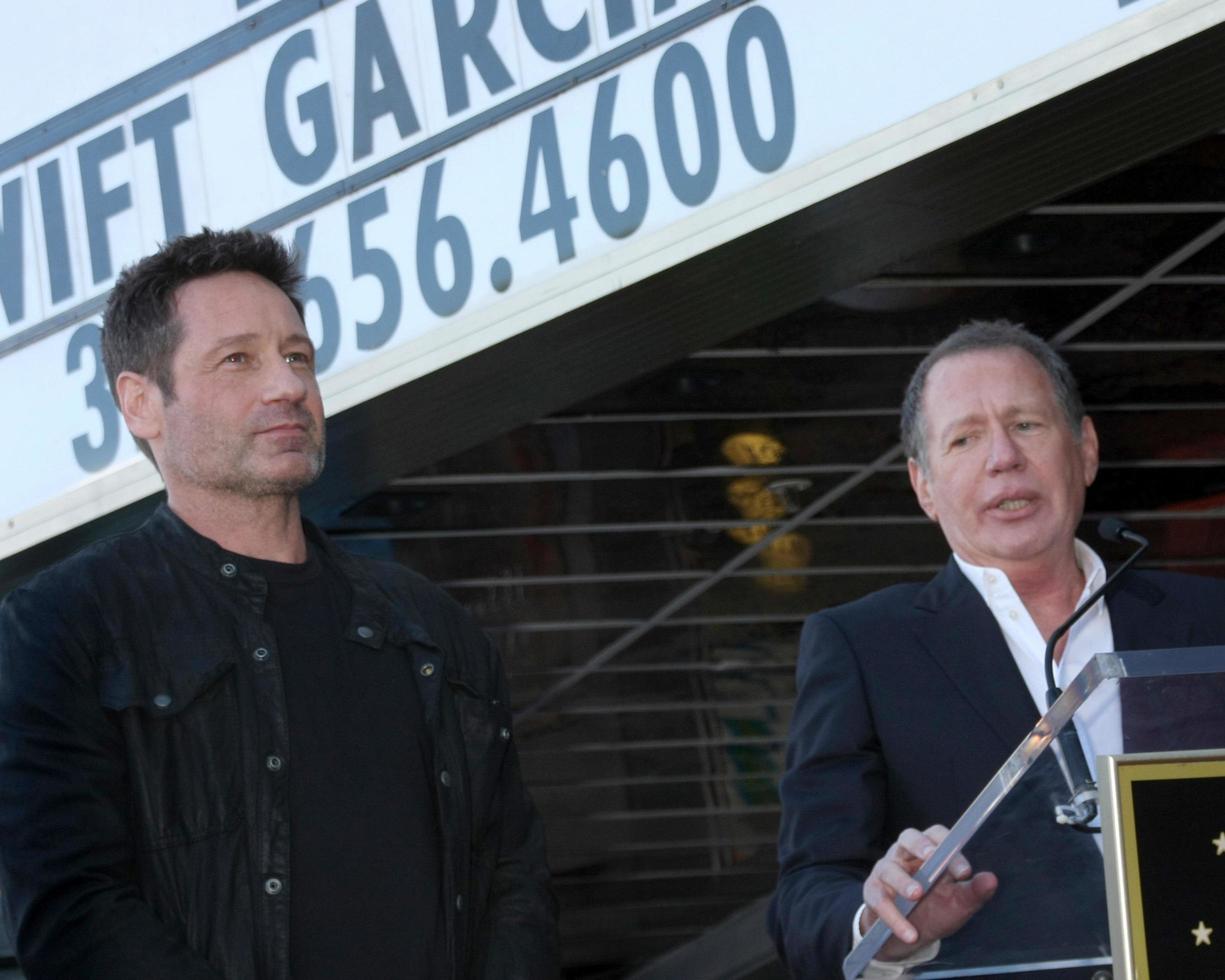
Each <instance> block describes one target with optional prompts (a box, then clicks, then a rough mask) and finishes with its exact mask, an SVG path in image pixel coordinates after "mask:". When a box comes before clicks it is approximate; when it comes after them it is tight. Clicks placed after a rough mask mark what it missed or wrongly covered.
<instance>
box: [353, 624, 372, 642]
mask: <svg viewBox="0 0 1225 980" xmlns="http://www.w3.org/2000/svg"><path fill="white" fill-rule="evenodd" d="M357 635H358V636H360V637H361V638H362V639H363V640H368V639H370V637H372V636H374V630H372V629H371V628H370V627H369V626H359V627H358V628H357Z"/></svg>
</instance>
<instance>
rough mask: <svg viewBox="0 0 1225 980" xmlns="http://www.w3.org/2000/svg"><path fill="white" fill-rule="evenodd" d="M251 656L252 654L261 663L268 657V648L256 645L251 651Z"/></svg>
mask: <svg viewBox="0 0 1225 980" xmlns="http://www.w3.org/2000/svg"><path fill="white" fill-rule="evenodd" d="M251 656H253V657H254V658H255V659H256V660H258V661H259V662H260V663H263V662H264V661H265V660H267V659H268V648H267V647H256V648H255V649H254V650H252V651H251Z"/></svg>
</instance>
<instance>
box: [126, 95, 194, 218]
mask: <svg viewBox="0 0 1225 980" xmlns="http://www.w3.org/2000/svg"><path fill="white" fill-rule="evenodd" d="M190 118H191V108H190V107H189V106H188V104H187V96H186V95H180V96H179V97H178V98H177V99H172V100H171V101H169V102H167V103H166V104H165V105H161V106H158V107H157V108H156V109H153V110H152V111H150V112H146V113H145V114H144V115H143V116H141V117H140V118H139V119H133V120H132V138H133V139H134V140H135V141H136V142H137V143H143V142H145V141H146V140H152V141H153V155H154V159H155V160H156V161H157V184H158V188H159V189H160V190H161V194H162V224H163V226H164V227H165V229H166V237H167V238H177V237H178V236H179V235H182V234H184V233H185V232H186V231H187V220H186V219H185V218H184V217H183V184H182V181H180V180H179V156H178V154H177V153H176V152H175V148H174V127H175V126H177V125H179V123H185V122H187V120H188V119H190Z"/></svg>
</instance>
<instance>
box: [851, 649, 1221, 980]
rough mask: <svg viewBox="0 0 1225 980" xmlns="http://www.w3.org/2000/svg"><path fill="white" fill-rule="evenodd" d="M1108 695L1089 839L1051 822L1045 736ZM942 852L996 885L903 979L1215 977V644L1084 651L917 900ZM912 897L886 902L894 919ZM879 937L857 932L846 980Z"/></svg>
mask: <svg viewBox="0 0 1225 980" xmlns="http://www.w3.org/2000/svg"><path fill="white" fill-rule="evenodd" d="M1114 690H1117V692H1118V695H1119V702H1120V704H1121V714H1122V724H1123V733H1124V749H1125V754H1124V755H1121V756H1108V757H1102V758H1100V759H1099V760H1098V775H1099V781H1100V783H1101V791H1102V793H1101V797H1102V798H1101V802H1102V833H1101V835H1098V834H1091V833H1087V832H1085V831H1082V830H1077V829H1074V828H1072V827H1068V826H1061V825H1060V824H1058V823H1056V807H1057V806H1058V805H1061V804H1066V803H1067V802H1068V798H1069V788H1068V785H1067V781H1066V779H1065V777H1064V773H1063V771H1062V760H1061V759H1060V758H1059V751H1058V745H1057V744H1056V745H1054V746H1052V740H1053V739H1054V737H1055V736H1056V735H1057V734H1058V733H1059V732H1060V731H1061V730H1063V728H1064V727H1065V726H1067V725H1069V724H1071V722H1072V719H1073V717H1075V716H1080V717H1087V716H1088V715H1090V714H1091V713H1093V712H1094V711H1098V710H1102V706H1103V704H1104V703H1105V702H1107V701H1108V700H1110V699H1111V694H1112V692H1113V691H1114ZM950 734H952V735H954V736H955V733H950ZM1048 748H1051V751H1047V749H1048ZM1201 838H1202V839H1201ZM1218 847H1219V854H1218V851H1217V848H1218ZM957 851H961V852H963V853H964V854H965V856H966V857H967V858H968V859H969V861H970V863H971V864H972V865H973V866H974V868H975V870H976V871H978V870H986V871H993V872H995V873H996V874H997V875H998V876H999V880H1000V884H999V889H998V891H997V893H996V895H995V897H994V898H992V899H991V901H989V902H988V903H987V904H986V906H984V907H983V908H982V909H981V910H980V911H979V912H978V914H977V915H975V916H974V917H973V918H972V919H971V920H970V922H969V923H967V925H966V926H965V927H963V928H962V929H961V930H960V931H959V932H957V933H956V934H954V935H953V936H950V937H948V938H947V939H945V940H944V941H943V942H942V943H941V945H940V950H939V952H938V954H937V955H936V957H935V958H934V959H932V960H930V961H929V962H927V963H924V964H922V965H919V966H914V967H911V970H910V972H909V973H908V974H907V976H912V977H915V978H928V980H936V978H943V977H1004V978H1016V980H1020V978H1023V977H1024V978H1034V980H1038V978H1042V980H1065V978H1081V977H1083V978H1090V977H1093V976H1095V974H1096V975H1099V976H1101V977H1107V976H1110V975H1111V972H1113V976H1114V980H1124V978H1126V980H1133V978H1135V980H1149V978H1151V980H1169V978H1177V980H1196V978H1198V977H1201V976H1202V977H1209V976H1211V977H1214V978H1220V977H1222V976H1225V646H1213V647H1186V648H1181V649H1167V650H1135V651H1125V652H1119V653H1099V654H1097V655H1096V656H1095V657H1094V658H1093V659H1092V660H1091V661H1090V662H1089V663H1088V664H1087V665H1086V666H1085V668H1084V670H1082V671H1081V672H1080V674H1078V675H1077V677H1076V679H1075V680H1074V681H1073V682H1072V683H1071V684H1069V685H1068V687H1067V689H1066V690H1065V691H1064V692H1063V694H1062V695H1061V696H1060V697H1059V699H1058V700H1057V701H1056V702H1055V703H1054V705H1052V706H1051V709H1050V710H1049V711H1047V712H1046V714H1044V715H1043V716H1042V717H1041V718H1039V719H1038V723H1037V724H1036V725H1034V727H1033V729H1032V730H1031V731H1030V733H1029V734H1028V735H1027V736H1026V737H1025V739H1024V740H1023V741H1022V742H1021V744H1020V745H1018V746H1017V748H1016V750H1015V751H1014V752H1013V753H1012V755H1010V756H1009V757H1008V759H1007V761H1006V762H1005V763H1004V764H1003V766H1001V767H1000V770H999V771H998V772H997V773H996V774H995V776H994V777H993V778H992V779H991V781H990V782H989V783H988V784H987V785H986V786H985V787H984V788H983V790H982V791H981V792H980V793H979V795H978V796H977V797H976V798H975V799H974V801H973V802H972V803H971V804H970V806H969V808H968V809H967V810H966V811H965V813H963V814H962V815H961V817H960V818H959V819H958V820H957V822H956V824H954V825H953V827H952V828H951V830H950V832H949V835H948V837H947V839H946V840H945V841H944V843H943V844H941V846H940V847H939V848H937V850H936V852H935V853H934V854H932V856H931V857H930V858H928V860H927V861H926V862H924V864H923V866H922V867H921V868H920V869H919V871H918V872H917V873H916V875H915V878H916V880H917V881H918V882H919V883H920V885H922V886H923V890H924V894H926V893H927V891H928V890H929V888H930V887H931V885H932V884H933V883H934V882H936V881H937V880H938V879H939V878H940V876H941V874H942V873H943V872H944V870H945V869H946V868H947V866H948V864H949V861H950V860H951V858H952V856H953V854H954V853H955V852H957ZM1214 862H1215V863H1214ZM1214 889H1215V891H1214ZM921 901H923V900H922V899H920V902H921ZM917 904H918V903H916V902H913V901H908V900H905V899H899V900H898V906H899V907H900V908H901V909H902V911H903V912H904V913H905V914H907V915H909V914H910V913H911V911H912V910H913V909H914V908H915V906H916V905H917ZM1214 929H1215V930H1216V931H1215V932H1213V930H1214ZM1205 930H1206V931H1205ZM890 935H891V932H890V930H889V929H888V927H887V926H886V925H885V924H884V922H881V921H878V922H877V923H876V924H875V925H873V926H872V928H871V929H869V930H868V933H867V935H866V936H865V937H864V939H863V942H862V943H860V944H859V946H857V947H856V948H855V949H854V950H852V952H851V954H850V955H849V956H848V957H847V958H846V961H845V962H844V964H843V974H844V977H845V978H846V980H853V978H856V977H859V976H860V975H861V974H862V972H863V971H864V969H865V968H866V967H867V966H868V964H869V962H870V961H871V960H872V958H873V957H874V955H875V954H876V953H877V952H878V951H879V950H880V948H881V946H883V945H884V943H885V941H886V940H887V939H888V938H889V937H890ZM1112 950H1113V953H1114V956H1113V958H1112V956H1111V952H1112ZM1112 963H1113V966H1112Z"/></svg>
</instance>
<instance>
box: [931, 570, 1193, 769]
mask: <svg viewBox="0 0 1225 980" xmlns="http://www.w3.org/2000/svg"><path fill="white" fill-rule="evenodd" d="M1164 599H1165V591H1164V590H1163V589H1162V588H1161V587H1160V586H1158V585H1157V584H1156V583H1155V582H1154V581H1153V580H1152V579H1151V578H1148V577H1146V576H1144V575H1142V574H1138V573H1136V572H1133V571H1128V572H1125V573H1124V574H1123V577H1122V578H1121V579H1120V580H1119V582H1118V584H1117V585H1116V586H1115V587H1114V589H1113V590H1112V592H1111V594H1110V595H1109V596H1108V597H1107V599H1106V606H1107V608H1108V609H1109V610H1110V628H1111V632H1112V634H1113V636H1114V648H1115V649H1116V650H1141V649H1161V648H1166V647H1182V646H1189V645H1191V644H1192V642H1193V639H1192V635H1191V626H1190V624H1189V623H1188V622H1186V621H1185V620H1179V619H1178V618H1176V617H1169V616H1161V615H1160V614H1159V612H1158V610H1157V607H1158V606H1159V605H1160V604H1161V602H1162V601H1163V600H1164ZM914 607H915V610H916V612H917V614H918V616H917V619H916V626H915V632H916V634H917V635H918V638H919V642H920V643H922V645H923V647H924V649H925V650H926V651H927V653H928V654H929V656H931V658H932V659H933V660H934V661H935V662H936V663H937V664H938V665H939V666H940V668H941V669H942V670H943V671H944V672H945V673H946V674H947V675H948V677H949V679H950V680H951V682H952V683H953V684H954V685H955V686H956V687H957V688H958V690H960V691H961V693H962V694H963V695H964V696H965V698H966V700H967V701H968V702H969V703H970V704H971V705H972V706H973V708H974V710H975V711H977V712H978V713H979V714H980V715H981V716H982V717H983V719H984V720H985V721H986V722H987V724H988V725H990V726H991V728H992V729H994V730H995V732H996V734H998V735H999V736H1000V738H1001V739H1002V740H1003V741H1004V742H1005V744H1007V745H1008V746H1009V748H1012V747H1015V746H1016V744H1017V743H1018V742H1019V741H1020V740H1021V739H1022V738H1023V737H1024V736H1025V733H1026V732H1027V731H1029V729H1030V728H1032V727H1033V724H1034V722H1035V721H1036V720H1037V715H1036V714H1035V708H1034V703H1033V698H1031V697H1030V694H1029V690H1028V688H1026V686H1025V682H1024V680H1022V678H1021V673H1020V671H1018V670H1017V669H1016V664H1015V663H1014V662H1013V659H1012V654H1011V652H1010V651H1009V649H1008V644H1007V642H1006V641H1005V640H1004V637H1003V635H1002V634H1001V633H1000V630H999V626H998V624H997V623H996V622H995V619H994V617H993V616H992V615H991V611H990V610H989V609H988V608H987V605H986V603H985V602H983V600H982V596H980V595H979V593H978V590H976V589H975V588H974V586H973V585H972V584H971V583H970V581H969V580H968V579H967V578H966V577H965V575H964V574H963V573H962V571H961V569H960V568H958V567H957V563H956V561H954V559H953V558H952V557H951V556H950V557H949V560H948V563H947V564H946V565H945V567H944V568H943V569H942V570H941V571H940V573H939V574H938V575H937V576H936V577H935V578H934V579H932V580H931V581H930V582H929V583H928V584H927V585H926V586H925V587H924V588H923V589H922V590H921V591H920V592H919V594H918V596H916V598H915V601H914Z"/></svg>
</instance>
